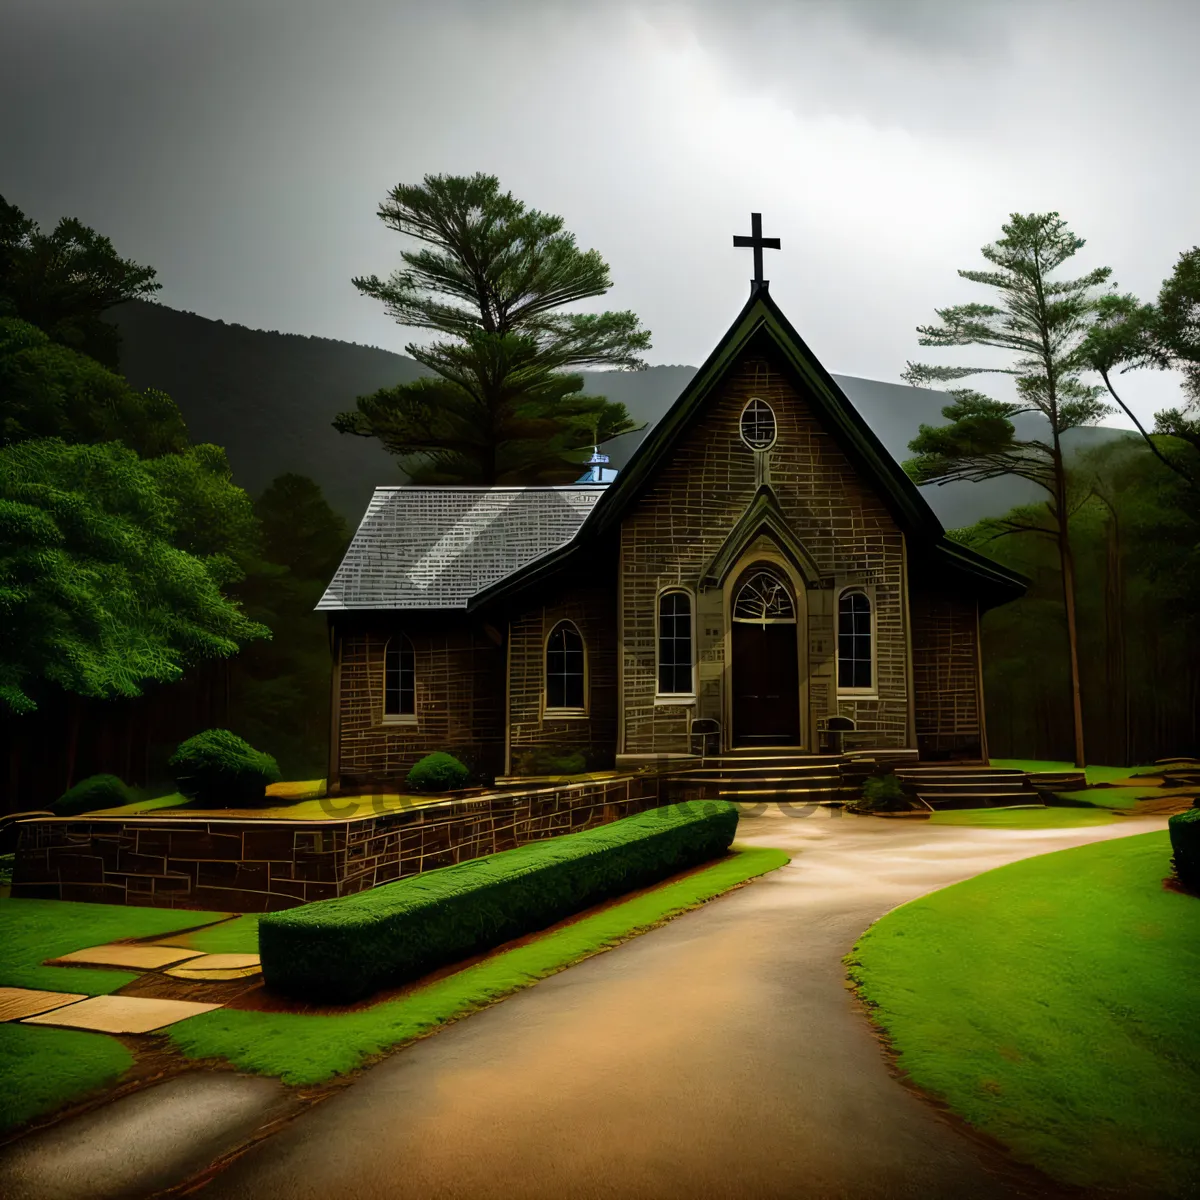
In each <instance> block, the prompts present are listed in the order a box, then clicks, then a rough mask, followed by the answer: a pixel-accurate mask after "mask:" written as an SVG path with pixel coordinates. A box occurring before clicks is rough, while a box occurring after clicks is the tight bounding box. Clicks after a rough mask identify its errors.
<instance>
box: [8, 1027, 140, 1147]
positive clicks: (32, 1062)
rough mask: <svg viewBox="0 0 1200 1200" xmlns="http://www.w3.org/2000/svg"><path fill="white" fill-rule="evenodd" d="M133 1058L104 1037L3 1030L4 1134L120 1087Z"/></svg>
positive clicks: (69, 1031) (63, 1031)
mask: <svg viewBox="0 0 1200 1200" xmlns="http://www.w3.org/2000/svg"><path fill="white" fill-rule="evenodd" d="M131 1066H133V1055H131V1054H130V1053H129V1051H128V1050H126V1049H125V1047H124V1046H122V1045H121V1043H120V1042H118V1041H117V1039H116V1038H111V1037H106V1036H105V1035H104V1034H102V1033H82V1032H80V1031H79V1030H77V1029H45V1028H42V1027H40V1026H37V1025H18V1024H15V1023H13V1022H9V1023H6V1024H3V1025H0V1133H4V1132H6V1131H7V1130H9V1129H14V1128H15V1127H16V1126H18V1125H23V1124H24V1123H25V1122H26V1121H32V1120H33V1118H34V1117H37V1116H40V1115H41V1114H42V1113H47V1112H52V1111H53V1110H54V1109H56V1108H60V1107H62V1105H64V1104H66V1103H68V1102H69V1101H72V1100H79V1099H82V1098H83V1097H84V1096H86V1095H87V1094H88V1092H91V1091H95V1090H96V1089H97V1088H101V1087H105V1086H107V1085H109V1084H112V1083H115V1082H116V1080H118V1079H119V1078H120V1077H121V1076H122V1075H124V1074H125V1072H126V1071H127V1070H129V1068H130V1067H131Z"/></svg>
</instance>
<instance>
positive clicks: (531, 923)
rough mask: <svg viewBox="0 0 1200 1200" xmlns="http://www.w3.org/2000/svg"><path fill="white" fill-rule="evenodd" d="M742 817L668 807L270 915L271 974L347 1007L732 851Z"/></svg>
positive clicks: (263, 933)
mask: <svg viewBox="0 0 1200 1200" xmlns="http://www.w3.org/2000/svg"><path fill="white" fill-rule="evenodd" d="M737 821H738V810H737V808H736V807H735V806H734V805H732V804H729V803H727V802H725V801H708V802H704V803H702V804H699V805H686V804H680V805H672V806H668V807H666V808H652V809H650V810H649V811H648V812H644V813H639V814H638V815H637V816H634V817H626V818H625V819H624V820H622V821H614V822H612V823H611V824H609V825H601V826H599V827H598V828H596V829H587V830H584V831H583V832H582V833H569V834H565V835H563V836H561V837H556V838H548V839H546V840H544V841H537V842H532V843H530V844H529V845H526V846H519V847H518V848H517V849H515V850H505V851H504V852H502V853H500V854H492V855H489V856H488V857H487V858H476V859H472V860H471V861H469V862H464V863H459V864H457V865H456V866H453V867H442V868H441V869H440V870H436V871H428V872H426V873H424V874H422V875H411V876H409V877H408V878H406V879H400V880H397V881H396V882H395V883H387V884H383V885H382V886H381V887H377V888H373V889H371V890H370V891H366V892H359V893H358V894H357V895H353V896H343V897H340V898H339V899H337V900H322V901H319V902H318V903H316V904H306V905H303V906H302V907H300V908H292V909H288V910H287V911H285V912H276V913H269V914H268V915H267V916H265V917H263V918H262V920H261V921H260V923H259V927H258V945H259V953H260V955H261V957H262V965H263V975H264V978H265V979H266V983H267V985H268V986H269V987H271V988H273V989H275V990H276V991H279V992H283V993H284V994H285V995H289V996H295V997H299V998H302V999H311V1000H320V1001H327V1002H333V1003H348V1002H350V1001H353V1000H358V999H361V998H362V997H363V996H367V995H370V994H371V993H372V992H374V991H376V990H378V989H379V988H383V987H389V986H394V985H396V984H400V983H404V982H407V981H408V980H412V979H418V978H420V977H421V976H422V975H425V974H427V973H428V972H429V971H432V970H434V969H436V968H437V967H440V966H444V965H445V964H447V963H452V962H457V961H459V960H461V959H463V958H466V957H467V956H469V955H472V954H478V953H480V952H482V951H484V950H490V949H491V948H493V947H494V946H498V945H500V944H501V943H503V942H507V941H510V940H511V939H513V938H516V937H521V936H522V935H524V934H527V933H531V932H533V931H534V930H537V929H545V928H546V926H547V925H553V924H554V922H555V921H560V920H562V919H563V918H564V917H568V916H570V915H571V914H572V913H577V912H579V911H580V909H584V908H587V907H589V906H590V905H593V904H597V903H599V902H600V901H602V900H607V899H609V898H610V897H613V896H619V895H622V894H624V893H625V892H629V891H632V890H634V889H635V888H640V887H646V886H648V885H649V884H652V883H657V882H658V881H659V880H661V879H665V878H666V877H667V876H668V875H674V874H675V873H676V872H678V871H682V870H685V869H687V868H688V867H693V866H696V865H698V864H699V863H702V862H706V861H707V860H709V859H712V858H716V857H718V856H719V855H721V854H723V853H725V851H726V850H728V849H729V844H730V842H732V841H733V835H734V831H735V830H736V829H737Z"/></svg>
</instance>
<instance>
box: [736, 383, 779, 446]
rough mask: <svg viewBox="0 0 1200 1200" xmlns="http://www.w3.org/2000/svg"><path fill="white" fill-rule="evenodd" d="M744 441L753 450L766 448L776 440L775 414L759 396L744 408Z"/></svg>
mask: <svg viewBox="0 0 1200 1200" xmlns="http://www.w3.org/2000/svg"><path fill="white" fill-rule="evenodd" d="M742 441H743V442H745V443H746V445H747V446H749V447H750V449H751V450H766V449H767V448H768V447H769V446H770V445H771V444H772V443H773V442H774V441H775V414H774V413H773V412H772V411H771V406H770V405H769V404H768V403H767V402H766V401H765V400H760V399H759V398H758V397H757V396H755V397H754V398H753V399H752V400H751V401H750V403H749V404H747V405H746V407H745V408H743V409H742Z"/></svg>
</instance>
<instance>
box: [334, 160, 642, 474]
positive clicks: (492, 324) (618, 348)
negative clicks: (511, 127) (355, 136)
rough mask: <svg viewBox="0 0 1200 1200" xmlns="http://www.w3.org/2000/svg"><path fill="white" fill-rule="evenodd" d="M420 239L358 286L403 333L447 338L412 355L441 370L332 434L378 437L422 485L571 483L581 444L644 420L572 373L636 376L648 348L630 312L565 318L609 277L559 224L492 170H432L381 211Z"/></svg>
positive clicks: (344, 420)
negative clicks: (381, 273)
mask: <svg viewBox="0 0 1200 1200" xmlns="http://www.w3.org/2000/svg"><path fill="white" fill-rule="evenodd" d="M379 216H380V218H381V219H382V220H383V221H384V223H385V224H387V225H388V227H389V228H391V229H394V230H396V231H397V232H398V233H402V234H404V235H406V236H408V237H411V238H415V239H416V240H418V241H420V242H424V243H425V247H424V248H422V249H419V250H405V251H403V252H402V253H401V258H402V259H403V260H404V263H405V269H404V270H401V271H397V272H395V273H394V274H393V275H392V277H391V278H390V279H389V280H388V281H387V282H384V281H383V280H381V279H379V278H378V277H377V276H374V275H372V276H368V277H365V278H358V279H355V280H354V284H355V286H356V287H357V288H358V289H359V290H360V291H361V292H362V293H363V294H364V295H367V296H372V297H374V298H375V299H377V300H380V301H382V302H383V303H384V305H385V306H386V308H387V311H388V313H389V314H390V315H391V316H393V317H394V318H395V319H396V320H397V321H398V322H399V323H400V324H401V325H404V326H407V327H411V328H418V329H432V330H435V331H436V332H438V333H440V334H444V335H446V337H447V338H448V339H450V340H443V341H437V342H434V343H432V344H430V345H428V346H418V345H416V344H410V345H408V346H406V347H405V350H406V351H407V352H408V353H409V354H411V355H412V356H413V358H415V359H416V360H417V361H418V362H420V363H421V364H423V365H424V366H425V367H427V368H428V369H429V370H431V371H432V372H433V373H434V376H435V377H434V378H425V379H418V380H416V381H415V382H413V383H406V384H400V385H398V386H397V387H394V388H388V389H383V390H382V391H379V392H376V393H374V394H373V395H371V396H364V397H361V398H360V399H359V401H358V407H357V409H356V410H355V411H353V412H346V413H342V414H341V415H340V416H339V417H338V418H337V420H336V421H335V422H334V427H335V428H336V429H338V430H339V431H341V432H342V433H353V434H358V435H360V436H363V437H375V438H378V439H379V440H380V441H381V442H382V443H383V445H384V447H385V448H386V449H387V450H389V451H390V452H391V453H393V454H396V455H399V456H400V457H401V459H402V465H403V467H404V469H405V471H407V472H408V474H409V476H410V477H411V478H412V479H413V480H414V481H416V482H422V483H472V484H497V483H565V482H570V481H571V480H573V479H575V478H577V476H578V474H579V470H580V463H581V462H582V461H583V458H584V454H583V447H585V446H587V445H589V444H590V443H592V442H593V441H606V440H608V439H610V438H613V437H616V436H618V435H619V434H621V433H627V432H631V431H632V430H634V429H636V428H637V426H636V425H634V423H633V422H632V421H630V419H629V416H628V414H627V412H626V411H625V407H624V405H621V404H610V403H609V402H608V401H606V400H605V399H604V398H603V397H597V396H591V397H589V396H584V395H583V394H582V389H583V380H582V377H581V376H579V375H577V374H570V373H569V372H570V370H571V368H576V367H587V366H593V367H594V366H606V367H620V368H625V369H638V368H640V367H643V366H644V365H645V363H644V362H643V360H642V359H641V357H640V354H641V352H642V351H644V350H645V349H647V348H648V347H649V345H650V335H649V333H647V332H646V331H644V330H642V329H640V328H639V323H638V318H637V316H636V315H635V314H634V313H632V312H604V313H563V312H561V311H557V310H560V309H561V308H562V307H563V306H564V305H567V304H571V303H574V302H576V301H579V300H586V299H589V298H591V297H594V296H602V295H603V294H604V293H605V292H606V291H608V289H609V287H611V280H610V278H609V274H608V267H607V266H606V265H605V263H604V261H603V260H602V259H601V257H600V255H599V254H598V252H597V251H595V250H589V251H587V252H586V253H585V252H582V251H580V250H579V249H578V247H577V246H576V244H575V238H574V236H573V235H572V234H570V233H567V232H565V231H564V229H563V220H562V218H561V217H556V216H552V215H550V214H548V213H543V212H539V211H537V210H534V209H528V208H526V206H525V205H524V204H523V203H522V202H521V201H519V200H516V199H515V198H514V197H513V196H512V194H511V193H503V194H502V193H501V192H500V183H499V181H498V180H497V179H496V177H495V176H491V175H481V174H477V175H473V176H469V177H468V176H453V175H427V176H425V179H424V181H423V182H422V183H420V184H413V185H407V184H400V185H398V186H397V187H395V188H393V189H392V191H391V193H390V195H389V197H388V199H387V201H385V203H384V204H383V205H381V206H380V209H379Z"/></svg>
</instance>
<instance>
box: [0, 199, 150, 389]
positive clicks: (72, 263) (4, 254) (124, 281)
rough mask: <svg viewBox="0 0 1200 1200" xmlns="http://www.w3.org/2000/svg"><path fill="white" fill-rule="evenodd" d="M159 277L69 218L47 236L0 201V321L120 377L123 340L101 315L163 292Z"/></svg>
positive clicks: (18, 210) (107, 240) (61, 221)
mask: <svg viewBox="0 0 1200 1200" xmlns="http://www.w3.org/2000/svg"><path fill="white" fill-rule="evenodd" d="M154 275H155V272H154V270H153V269H152V268H151V267H143V266H139V265H138V264H137V263H135V262H133V261H131V260H130V259H125V258H121V257H120V256H119V255H118V254H117V252H116V250H115V249H114V248H113V244H112V242H111V241H109V239H108V238H106V237H103V236H101V235H100V234H98V233H96V231H95V230H93V229H89V228H88V227H87V226H86V225H84V224H82V223H81V222H79V221H76V220H73V219H71V218H68V217H64V218H63V219H62V220H60V221H59V223H58V224H57V225H56V226H55V227H54V231H53V232H52V233H48V234H47V233H43V232H42V231H41V230H40V229H39V227H38V225H37V224H36V222H34V221H32V220H30V219H29V218H28V217H26V216H25V214H24V213H23V212H22V211H21V210H20V209H19V208H17V207H16V205H14V204H9V203H8V202H7V201H6V200H5V199H4V197H3V196H0V315H7V316H16V317H20V318H21V319H22V320H24V321H28V322H29V323H30V324H32V325H36V326H37V327H38V328H39V329H42V330H44V331H45V332H46V333H48V334H49V335H50V337H51V338H53V339H54V341H56V342H58V343H59V344H60V345H63V346H67V347H69V348H70V349H72V350H78V351H79V352H80V353H82V354H86V355H88V356H90V357H91V358H94V359H96V360H97V361H98V362H101V363H103V364H104V365H105V366H106V367H109V368H111V369H112V370H114V371H115V370H116V369H117V367H118V365H119V357H120V336H119V334H118V333H117V330H116V329H115V328H114V327H113V326H112V325H110V324H108V323H107V322H105V321H102V320H101V319H100V318H101V314H102V313H103V312H105V310H107V309H109V308H112V307H114V306H115V305H118V304H122V303H124V302H125V301H126V300H132V299H133V298H134V297H135V296H148V295H150V294H151V293H153V292H156V291H158V289H159V288H160V286H161V285H160V284H158V283H155V282H154Z"/></svg>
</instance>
